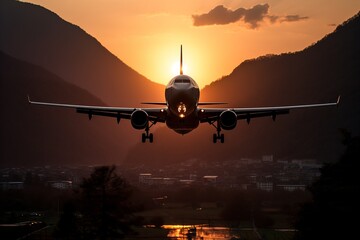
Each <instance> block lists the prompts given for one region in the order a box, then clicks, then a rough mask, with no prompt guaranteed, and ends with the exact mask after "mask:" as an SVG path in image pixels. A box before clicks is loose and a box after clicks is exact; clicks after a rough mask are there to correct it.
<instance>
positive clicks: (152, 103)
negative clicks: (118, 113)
mask: <svg viewBox="0 0 360 240" xmlns="http://www.w3.org/2000/svg"><path fill="white" fill-rule="evenodd" d="M141 104H149V105H161V106H166V105H167V104H166V102H142V103H141Z"/></svg>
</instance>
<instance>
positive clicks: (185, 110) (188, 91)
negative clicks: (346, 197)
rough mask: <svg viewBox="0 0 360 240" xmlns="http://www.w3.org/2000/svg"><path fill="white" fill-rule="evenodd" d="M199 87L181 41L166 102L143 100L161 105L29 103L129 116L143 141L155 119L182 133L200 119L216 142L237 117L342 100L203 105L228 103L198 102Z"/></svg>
mask: <svg viewBox="0 0 360 240" xmlns="http://www.w3.org/2000/svg"><path fill="white" fill-rule="evenodd" d="M199 98H200V90H199V86H198V85H197V83H196V82H195V81H194V79H192V78H191V77H190V76H187V75H184V74H183V64H182V45H181V47H180V74H179V75H177V76H175V77H174V78H173V79H171V80H170V82H169V83H168V84H167V86H166V88H165V100H166V101H165V102H144V103H143V104H152V105H161V106H162V107H159V108H131V107H105V106H86V105H74V104H62V103H50V102H36V101H31V100H30V97H29V96H28V101H29V103H30V104H35V105H43V106H53V107H64V108H73V109H76V112H77V113H83V114H87V115H88V117H89V119H90V120H91V118H92V116H94V115H98V116H104V117H112V118H115V119H116V120H117V123H119V122H120V119H129V120H130V121H131V125H132V127H133V128H135V129H139V130H145V132H144V133H143V134H142V142H146V140H149V142H150V143H152V142H153V140H154V136H153V134H152V133H149V131H150V128H151V127H152V126H153V125H155V124H156V123H159V122H160V123H166V125H167V127H168V128H170V129H172V130H174V131H175V132H177V133H179V134H186V133H189V132H191V131H192V130H194V129H196V128H197V127H198V126H199V124H200V123H209V124H211V125H212V126H214V127H215V129H216V133H214V134H213V142H214V143H217V141H218V140H220V142H221V143H224V134H222V133H221V130H232V129H234V128H235V127H236V124H237V121H238V120H246V121H247V123H250V120H251V119H252V118H258V117H266V116H271V117H272V119H273V120H274V121H275V118H276V116H277V115H281V114H288V113H289V112H290V110H292V109H301V108H315V107H328V106H336V105H338V104H339V102H340V96H339V97H338V99H337V101H336V102H330V103H319V104H307V105H293V106H275V107H254V108H202V107H201V106H205V105H219V104H225V103H223V102H199Z"/></svg>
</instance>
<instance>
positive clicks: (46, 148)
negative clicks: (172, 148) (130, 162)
mask: <svg viewBox="0 0 360 240" xmlns="http://www.w3.org/2000/svg"><path fill="white" fill-rule="evenodd" d="M0 77H1V78H0V107H1V109H2V112H3V114H2V117H1V119H0V133H1V134H0V160H1V161H0V165H1V166H3V167H16V166H38V165H64V164H78V165H79V164H106V163H107V164H114V163H116V164H119V163H120V162H121V160H122V159H123V158H124V155H125V152H126V151H127V149H128V148H129V145H131V144H130V143H131V142H132V141H134V138H131V137H130V138H129V141H128V142H123V143H122V144H118V142H117V139H121V138H122V135H123V134H129V133H128V129H127V128H126V129H120V130H117V131H114V128H118V126H117V124H116V121H115V120H114V121H110V119H102V118H94V119H93V120H92V121H89V120H88V119H87V116H86V115H82V114H76V113H75V111H74V110H67V109H54V108H47V107H41V106H34V105H30V104H29V103H28V102H27V98H26V95H27V94H29V95H30V96H38V95H42V96H43V98H44V99H41V100H45V99H46V100H49V101H55V100H56V99H58V98H60V97H62V98H63V99H64V100H66V101H69V102H76V103H79V104H85V103H89V104H93V105H105V104H104V103H103V102H101V101H100V100H99V99H98V98H96V97H94V96H92V95H91V94H90V93H89V92H87V91H86V90H83V89H80V88H79V87H77V86H75V85H73V84H70V83H67V82H65V81H63V80H62V79H61V78H59V77H58V76H56V75H54V74H53V73H50V72H49V71H47V70H46V69H44V68H42V67H39V66H36V65H33V64H30V63H27V62H25V61H23V60H18V59H15V58H13V57H11V56H9V55H7V54H5V53H3V52H1V51H0ZM111 120H113V119H111ZM125 127H126V126H123V127H121V128H125ZM109 133H111V134H109ZM130 140H132V141H130Z"/></svg>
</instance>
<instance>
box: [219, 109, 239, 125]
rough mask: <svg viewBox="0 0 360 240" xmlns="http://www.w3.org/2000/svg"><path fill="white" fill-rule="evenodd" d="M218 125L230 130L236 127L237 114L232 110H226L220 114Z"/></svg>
mask: <svg viewBox="0 0 360 240" xmlns="http://www.w3.org/2000/svg"><path fill="white" fill-rule="evenodd" d="M219 123H220V127H221V128H222V129H224V130H231V129H234V128H235V127H236V123H237V116H236V113H235V112H234V111H231V110H226V111H223V112H222V113H221V114H220V118H219Z"/></svg>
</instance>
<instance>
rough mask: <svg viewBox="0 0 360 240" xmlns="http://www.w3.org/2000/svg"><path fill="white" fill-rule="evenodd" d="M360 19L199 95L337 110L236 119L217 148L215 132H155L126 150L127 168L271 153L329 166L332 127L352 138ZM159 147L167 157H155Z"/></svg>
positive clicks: (337, 138)
mask: <svg viewBox="0 0 360 240" xmlns="http://www.w3.org/2000/svg"><path fill="white" fill-rule="evenodd" d="M359 43H360V15H359V14H357V15H356V16H354V17H353V18H351V19H349V20H348V21H346V22H344V23H343V24H342V25H340V26H338V27H337V29H336V30H335V31H334V32H333V33H331V34H329V35H327V36H325V37H324V38H323V39H321V40H320V41H318V42H317V43H315V44H313V45H311V46H309V47H307V48H306V49H304V50H302V51H299V52H295V53H285V54H280V55H267V56H262V57H259V58H257V59H252V60H247V61H245V62H243V63H241V64H240V65H239V66H238V67H236V68H235V69H234V71H233V72H232V73H231V74H230V75H228V76H225V77H223V78H221V79H220V80H218V81H215V82H213V83H212V84H210V85H209V86H206V87H205V88H204V89H203V90H202V91H201V100H202V101H205V102H206V101H225V102H228V103H230V104H229V107H231V106H238V107H256V106H274V105H292V104H306V103H318V102H328V101H336V98H337V96H338V95H341V103H340V106H339V107H338V108H324V109H308V110H294V111H291V113H290V114H289V115H282V116H278V117H277V119H276V122H275V123H273V121H272V120H271V118H270V117H269V118H263V119H253V120H252V121H251V122H250V124H249V125H248V124H247V123H246V121H239V122H238V126H237V128H236V129H235V130H233V131H223V132H224V133H225V139H226V140H225V144H219V143H218V144H213V143H212V140H211V139H212V138H211V135H212V133H214V132H215V129H214V128H212V127H211V126H208V125H207V124H205V126H202V127H200V128H199V129H196V130H195V131H194V132H192V133H190V134H189V135H185V136H183V137H181V136H179V135H176V134H174V133H172V132H170V131H169V130H165V129H160V130H159V131H157V132H156V133H155V138H156V141H157V142H156V143H155V144H154V146H151V147H150V146H146V149H144V148H143V147H140V146H136V147H134V148H133V149H132V150H131V151H130V153H129V155H128V160H130V159H131V162H130V161H127V162H128V163H131V164H134V163H136V162H138V163H139V164H140V163H141V164H143V163H146V162H145V161H143V160H142V156H143V154H145V153H146V154H148V155H155V154H156V156H157V157H156V158H155V159H153V160H152V161H151V162H149V163H151V164H157V165H160V166H161V165H163V164H172V163H174V162H180V161H184V160H187V159H199V160H207V161H215V160H217V161H221V160H225V159H238V158H241V157H260V156H261V155H268V154H273V155H274V156H275V158H285V159H294V158H317V159H319V160H322V161H335V160H337V159H338V157H339V156H340V154H341V153H342V151H343V146H342V144H341V138H342V136H341V133H340V131H339V129H340V128H344V129H347V130H348V131H350V132H351V133H352V134H353V135H354V136H359V134H360V124H359V123H360V104H359V103H360V67H359V66H360V45H359ZM162 149H167V152H169V153H170V154H160V153H162V151H163V150H162Z"/></svg>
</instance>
